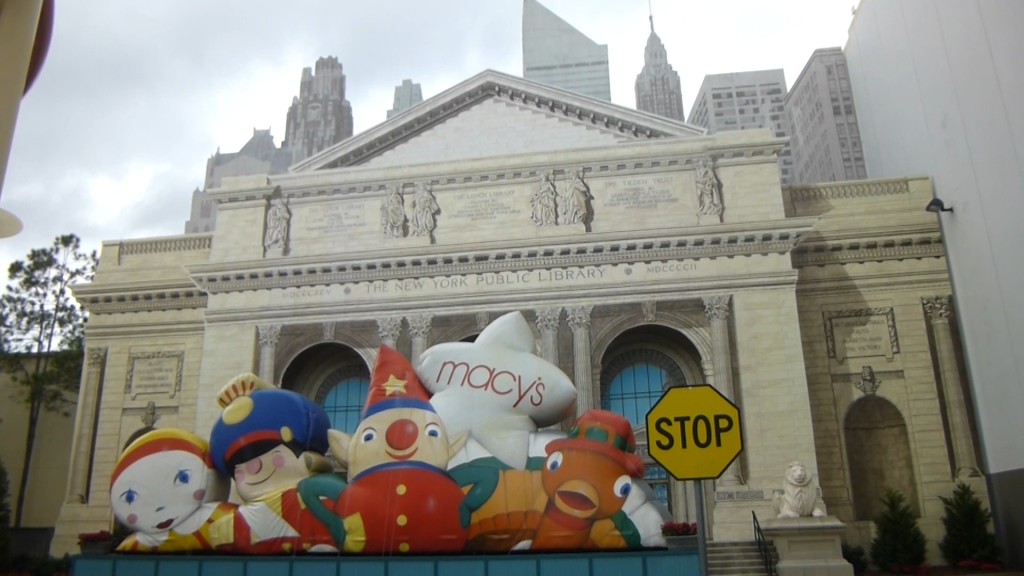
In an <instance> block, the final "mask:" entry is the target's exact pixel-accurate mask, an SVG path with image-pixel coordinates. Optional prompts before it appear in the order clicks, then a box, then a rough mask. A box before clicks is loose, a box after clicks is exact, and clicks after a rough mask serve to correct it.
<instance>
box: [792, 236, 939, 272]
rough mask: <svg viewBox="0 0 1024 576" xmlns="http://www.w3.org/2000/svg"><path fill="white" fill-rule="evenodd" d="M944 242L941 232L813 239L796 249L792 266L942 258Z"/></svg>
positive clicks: (803, 266) (802, 266)
mask: <svg viewBox="0 0 1024 576" xmlns="http://www.w3.org/2000/svg"><path fill="white" fill-rule="evenodd" d="M945 256H946V249H945V246H943V244H942V236H941V235H940V234H929V235H926V236H918V237H913V238H909V237H903V238H880V239H873V240H863V239H860V240H850V241H846V242H814V243H808V244H803V245H801V246H797V247H796V248H794V249H793V266H794V267H796V268H805V267H808V266H826V265H829V264H856V263H864V262H882V261H886V260H913V259H924V258H943V257H945Z"/></svg>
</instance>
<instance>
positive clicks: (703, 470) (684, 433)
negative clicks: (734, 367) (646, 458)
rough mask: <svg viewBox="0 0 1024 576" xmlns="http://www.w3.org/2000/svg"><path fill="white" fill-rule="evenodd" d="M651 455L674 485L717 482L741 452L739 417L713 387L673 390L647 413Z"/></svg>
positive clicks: (648, 443) (735, 410)
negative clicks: (690, 481) (705, 481)
mask: <svg viewBox="0 0 1024 576" xmlns="http://www.w3.org/2000/svg"><path fill="white" fill-rule="evenodd" d="M647 450H648V451H649V452H650V454H651V458H654V461H655V462H657V463H658V464H661V465H662V466H663V467H664V468H665V470H667V471H668V473H669V474H671V475H672V477H673V478H675V479H676V480H702V479H710V478H718V477H719V476H721V475H722V472H725V469H726V468H728V467H729V464H731V463H732V461H733V460H735V459H736V457H737V456H739V455H740V452H741V451H742V450H743V435H742V433H741V432H740V411H739V409H738V408H736V405H735V404H733V403H732V402H730V401H729V400H728V399H727V398H726V397H725V396H722V394H721V393H719V392H718V390H716V389H715V388H714V387H713V386H708V385H701V386H681V387H674V388H669V389H668V390H666V391H665V393H664V394H662V396H661V399H659V400H658V402H657V403H656V404H655V405H654V406H652V407H651V410H650V412H648V413H647Z"/></svg>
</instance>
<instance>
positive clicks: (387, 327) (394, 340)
mask: <svg viewBox="0 0 1024 576" xmlns="http://www.w3.org/2000/svg"><path fill="white" fill-rule="evenodd" d="M401 333H402V319H401V318H399V317H397V316H392V317H389V318H380V319H378V320H377V334H378V335H379V336H380V343H381V344H384V345H386V346H390V347H391V348H394V347H395V346H396V345H397V344H398V335H399V334H401Z"/></svg>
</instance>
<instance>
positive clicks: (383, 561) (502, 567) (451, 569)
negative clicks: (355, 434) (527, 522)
mask: <svg viewBox="0 0 1024 576" xmlns="http://www.w3.org/2000/svg"><path fill="white" fill-rule="evenodd" d="M72 562H73V564H72V573H73V574H74V575H75V576H114V575H115V574H116V575H126V574H133V575H134V574H140V575H142V574H148V575H161V576H162V575H171V574H173V575H174V576H278V575H282V574H302V575H303V576H348V575H351V574H359V575H361V576H362V575H365V576H385V575H400V576H435V575H438V574H444V575H445V576H449V575H450V576H482V575H484V574H487V575H489V576H549V575H557V576H568V575H572V576H576V575H582V576H624V575H626V574H628V575H630V576H634V575H635V576H698V575H700V567H699V563H698V559H697V550H696V548H695V549H694V550H693V551H692V552H691V551H683V550H678V549H670V550H642V551H630V552H594V553H592V554H584V553H568V554H506V555H501V556H497V555H495V556H412V557H402V558H398V557H394V556H315V555H310V556H204V557H197V556H167V555H163V556H161V555H146V554H108V555H106V556H76V557H75V558H73V560H72Z"/></svg>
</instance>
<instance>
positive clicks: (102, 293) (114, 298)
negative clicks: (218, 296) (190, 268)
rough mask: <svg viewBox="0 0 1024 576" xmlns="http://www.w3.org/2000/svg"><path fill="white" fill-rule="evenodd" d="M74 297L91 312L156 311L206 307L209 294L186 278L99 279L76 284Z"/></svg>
mask: <svg viewBox="0 0 1024 576" xmlns="http://www.w3.org/2000/svg"><path fill="white" fill-rule="evenodd" d="M74 293H75V297H76V298H77V299H78V302H79V303H80V304H81V305H82V306H83V307H85V309H86V310H88V311H89V313H90V314H115V313H118V312H153V311H166V310H188V309H195V308H206V300H207V298H206V294H204V293H203V292H202V290H199V289H198V288H196V287H195V285H194V284H191V283H189V282H187V281H182V280H177V281H169V282H166V283H158V282H145V283H137V282H132V283H110V284H104V283H98V282H96V281H93V282H91V283H89V284H81V285H78V286H76V287H75V290H74Z"/></svg>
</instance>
